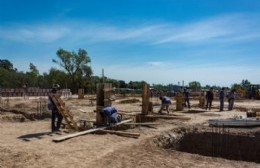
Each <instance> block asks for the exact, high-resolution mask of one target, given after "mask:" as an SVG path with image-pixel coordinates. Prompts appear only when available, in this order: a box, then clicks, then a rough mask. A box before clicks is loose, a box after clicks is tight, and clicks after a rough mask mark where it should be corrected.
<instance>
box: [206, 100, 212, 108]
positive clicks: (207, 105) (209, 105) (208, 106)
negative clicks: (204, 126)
mask: <svg viewBox="0 0 260 168" xmlns="http://www.w3.org/2000/svg"><path fill="white" fill-rule="evenodd" d="M211 106H212V100H211V99H207V104H206V110H207V109H208V108H209V110H211Z"/></svg>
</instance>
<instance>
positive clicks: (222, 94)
mask: <svg viewBox="0 0 260 168" xmlns="http://www.w3.org/2000/svg"><path fill="white" fill-rule="evenodd" d="M224 99H225V88H222V89H221V91H220V93H219V100H220V107H219V111H223V110H224Z"/></svg>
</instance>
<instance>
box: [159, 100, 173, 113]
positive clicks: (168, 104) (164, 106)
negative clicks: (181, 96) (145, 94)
mask: <svg viewBox="0 0 260 168" xmlns="http://www.w3.org/2000/svg"><path fill="white" fill-rule="evenodd" d="M160 100H161V101H162V105H161V108H160V110H159V114H162V111H163V109H164V108H166V111H167V113H169V106H170V104H171V99H170V98H169V97H167V96H160Z"/></svg>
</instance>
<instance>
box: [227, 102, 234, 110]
mask: <svg viewBox="0 0 260 168" xmlns="http://www.w3.org/2000/svg"><path fill="white" fill-rule="evenodd" d="M228 103H229V104H228V110H233V106H234V99H229V100H228Z"/></svg>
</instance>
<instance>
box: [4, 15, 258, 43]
mask: <svg viewBox="0 0 260 168" xmlns="http://www.w3.org/2000/svg"><path fill="white" fill-rule="evenodd" d="M258 22H259V19H257V17H243V16H242V15H227V16H218V17H213V18H209V19H205V20H200V21H194V22H190V23H179V24H177V23H173V22H169V23H155V24H139V25H138V24H131V25H129V24H128V25H127V26H125V25H111V24H101V23H97V22H82V21H73V22H67V23H64V22H63V23H46V24H37V25H30V26H28V25H19V26H6V27H3V26H2V27H0V35H1V37H0V38H4V39H7V40H13V41H22V42H26V41H30V40H32V41H36V42H54V41H57V40H59V39H61V38H63V37H66V38H67V39H71V40H72V41H73V42H75V41H76V42H77V41H88V42H90V41H92V42H107V41H123V42H130V43H137V42H143V43H146V44H155V45H158V44H160V45H162V44H165V43H195V44H196V43H204V42H209V41H211V42H231V41H243V40H244V39H247V40H254V39H259V37H260V29H259V26H260V24H258Z"/></svg>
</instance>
